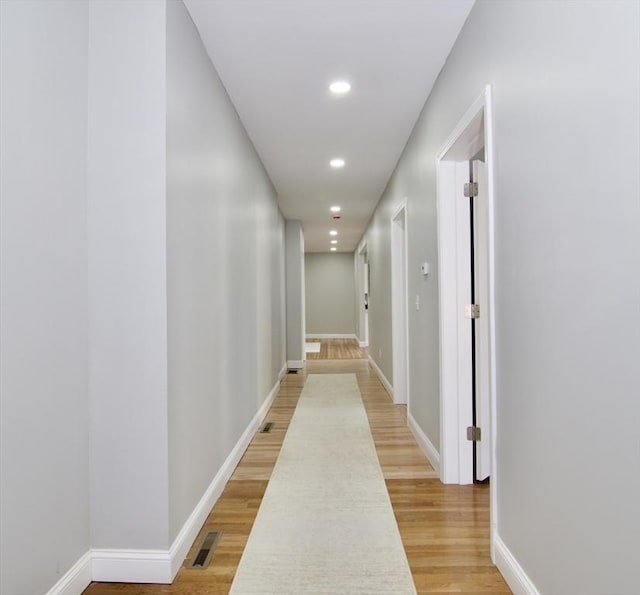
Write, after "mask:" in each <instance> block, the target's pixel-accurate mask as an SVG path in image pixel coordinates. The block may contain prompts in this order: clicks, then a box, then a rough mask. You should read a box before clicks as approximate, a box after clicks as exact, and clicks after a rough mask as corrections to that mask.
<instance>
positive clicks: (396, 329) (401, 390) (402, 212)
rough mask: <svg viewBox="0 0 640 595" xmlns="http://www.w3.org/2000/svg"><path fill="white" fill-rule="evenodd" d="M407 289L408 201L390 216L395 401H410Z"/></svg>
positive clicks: (403, 202)
mask: <svg viewBox="0 0 640 595" xmlns="http://www.w3.org/2000/svg"><path fill="white" fill-rule="evenodd" d="M407 300H408V290H407V201H406V199H405V200H403V201H402V202H401V203H400V205H399V206H398V207H397V208H396V209H395V211H394V212H393V214H392V216H391V333H392V346H393V401H394V403H396V404H402V403H408V402H409V362H408V359H409V358H408V353H409V350H408V336H409V333H408V321H407V314H408V305H407Z"/></svg>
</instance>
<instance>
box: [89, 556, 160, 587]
mask: <svg viewBox="0 0 640 595" xmlns="http://www.w3.org/2000/svg"><path fill="white" fill-rule="evenodd" d="M170 551H171V550H111V549H95V550H92V551H91V575H92V579H93V580H94V581H98V582H106V583H162V584H168V583H170V582H171V581H172V580H173V575H172V573H171V555H170Z"/></svg>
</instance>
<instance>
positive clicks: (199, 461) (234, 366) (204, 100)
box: [167, 2, 285, 540]
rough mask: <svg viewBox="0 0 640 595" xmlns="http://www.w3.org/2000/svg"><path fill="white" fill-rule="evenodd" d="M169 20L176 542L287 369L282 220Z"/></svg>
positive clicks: (177, 9)
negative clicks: (285, 368)
mask: <svg viewBox="0 0 640 595" xmlns="http://www.w3.org/2000/svg"><path fill="white" fill-rule="evenodd" d="M167 11H168V12H167V255H168V256H167V258H168V260H167V280H168V341H169V359H168V361H169V409H168V411H169V469H170V472H169V495H170V536H171V540H173V539H174V538H175V537H176V535H177V533H178V531H179V530H180V528H181V527H182V525H183V524H184V522H185V521H186V519H187V517H188V516H189V514H190V513H191V512H192V511H193V509H194V507H195V506H196V504H197V503H198V501H199V500H200V498H201V497H202V495H203V494H204V492H205V490H206V488H207V487H208V486H209V484H210V482H211V481H212V479H213V477H214V476H215V474H216V472H217V471H218V470H219V469H220V467H221V466H222V464H223V463H224V461H225V459H226V458H227V456H228V455H229V453H230V452H231V450H232V448H233V447H234V445H235V444H236V442H237V441H238V439H239V438H240V436H241V434H242V432H243V431H244V430H245V429H246V427H247V425H248V424H249V422H250V421H251V419H252V418H253V416H254V415H255V414H256V411H257V409H258V406H259V405H260V404H261V403H262V402H263V401H264V399H265V398H266V397H267V395H268V394H269V392H270V390H271V389H272V387H273V386H274V384H275V383H276V382H277V381H278V374H279V372H280V370H281V369H282V367H283V365H284V358H285V354H284V346H283V340H284V337H283V324H284V321H283V310H282V307H281V306H282V303H283V300H284V294H283V283H284V270H283V259H284V253H283V242H284V220H283V219H282V216H281V215H280V212H279V209H278V206H277V203H276V199H275V191H274V189H273V187H272V185H271V182H270V180H269V178H268V177H267V175H266V173H265V171H264V168H263V166H262V163H261V162H260V159H259V158H258V156H257V154H256V152H255V150H254V148H253V145H252V144H251V142H250V140H249V139H248V137H247V135H246V133H245V131H244V128H243V126H242V123H241V122H240V120H239V118H238V115H237V114H236V112H235V109H234V107H233V105H232V104H231V102H230V100H229V98H228V96H227V93H226V91H225V89H224V87H223V86H222V83H221V82H220V80H219V78H218V75H217V73H216V71H215V69H214V66H213V65H212V63H211V61H210V59H209V57H208V55H207V53H206V51H205V49H204V47H203V45H202V42H201V41H200V37H199V35H198V31H197V29H196V28H195V26H194V24H193V23H192V21H191V18H190V16H189V14H188V12H187V10H186V9H185V7H184V6H183V4H182V3H181V2H169V3H168V6H167Z"/></svg>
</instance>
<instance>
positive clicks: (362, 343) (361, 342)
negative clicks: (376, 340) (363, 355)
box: [360, 341, 369, 349]
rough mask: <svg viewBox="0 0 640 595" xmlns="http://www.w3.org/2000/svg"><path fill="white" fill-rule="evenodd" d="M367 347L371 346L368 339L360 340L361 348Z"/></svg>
mask: <svg viewBox="0 0 640 595" xmlns="http://www.w3.org/2000/svg"><path fill="white" fill-rule="evenodd" d="M367 347H369V343H368V341H360V348H361V349H366V348H367Z"/></svg>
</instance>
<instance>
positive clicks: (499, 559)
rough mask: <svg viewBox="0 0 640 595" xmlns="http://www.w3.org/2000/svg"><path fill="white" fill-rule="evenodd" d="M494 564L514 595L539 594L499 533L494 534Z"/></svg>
mask: <svg viewBox="0 0 640 595" xmlns="http://www.w3.org/2000/svg"><path fill="white" fill-rule="evenodd" d="M493 541H494V543H493V545H494V548H495V557H496V560H495V564H496V566H497V567H498V570H499V571H500V573H501V574H502V576H503V577H504V580H505V581H506V582H507V585H509V588H510V589H511V590H512V591H513V593H514V595H540V591H538V589H536V586H535V585H534V584H533V581H532V580H531V579H530V578H529V576H528V575H527V573H526V572H525V571H524V570H523V568H522V566H520V564H519V563H518V561H517V560H516V558H515V556H514V555H513V554H512V553H511V551H510V550H509V548H508V547H507V546H506V545H505V543H504V541H502V539H500V536H499V535H494V540H493Z"/></svg>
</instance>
